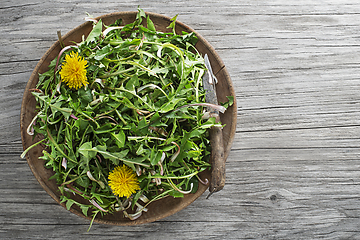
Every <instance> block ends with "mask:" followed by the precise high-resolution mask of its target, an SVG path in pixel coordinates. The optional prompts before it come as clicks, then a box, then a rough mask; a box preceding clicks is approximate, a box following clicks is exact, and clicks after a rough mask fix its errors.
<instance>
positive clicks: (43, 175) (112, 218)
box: [20, 12, 237, 225]
mask: <svg viewBox="0 0 360 240" xmlns="http://www.w3.org/2000/svg"><path fill="white" fill-rule="evenodd" d="M136 14H137V12H116V13H111V14H106V15H103V16H100V17H98V18H97V19H102V21H103V23H104V24H106V25H110V24H112V23H114V22H115V21H116V20H118V19H119V18H121V19H122V20H123V24H128V23H131V22H133V21H134V20H135V18H136ZM146 14H147V15H149V16H150V18H151V20H152V21H153V22H154V25H155V27H156V29H157V30H158V31H162V32H169V31H171V30H170V29H168V28H166V27H167V26H169V24H170V22H171V19H170V18H169V17H166V16H163V15H159V14H155V13H146ZM91 30H92V23H91V22H85V23H83V24H81V25H80V26H78V27H76V28H74V29H73V30H71V31H70V32H68V33H67V34H66V35H64V36H63V41H64V44H65V45H71V42H73V41H75V42H81V39H82V36H83V35H85V36H87V35H88V34H89V33H90V31H91ZM182 31H185V32H195V31H194V30H193V29H192V28H190V27H188V26H186V25H185V24H183V23H181V22H179V21H177V22H176V32H177V33H178V34H180V33H181V32H182ZM195 33H196V32H195ZM196 35H197V37H198V38H199V41H198V43H197V44H196V46H195V47H196V48H197V50H198V51H199V52H200V53H201V54H206V53H207V54H208V56H209V59H210V62H211V64H212V69H213V72H214V74H215V75H216V77H217V78H218V80H219V83H218V84H217V88H216V89H217V96H218V101H219V102H226V101H227V98H226V96H234V98H235V92H234V87H233V85H232V82H231V79H230V76H229V73H228V72H227V70H226V68H225V65H224V63H223V62H222V60H221V59H220V57H219V56H218V54H217V53H216V52H215V50H214V48H213V47H212V46H211V45H210V44H209V43H208V42H207V41H206V40H205V39H204V38H203V37H202V36H200V34H198V33H196ZM60 50H61V47H60V43H59V41H57V42H55V43H54V44H53V45H52V46H51V47H50V49H49V50H48V51H47V52H46V53H45V54H44V56H43V57H42V58H41V59H40V61H39V62H38V64H37V65H36V67H35V69H34V71H33V73H32V74H31V76H30V79H29V82H28V83H27V85H26V88H25V92H24V96H23V100H22V106H21V119H20V127H21V138H22V144H23V148H24V150H25V149H26V148H28V147H29V146H31V145H32V144H33V143H35V142H37V141H38V140H39V139H37V138H35V139H33V136H30V135H28V134H27V133H26V129H27V127H28V125H29V124H30V122H31V120H32V119H33V118H34V116H35V115H36V108H35V106H36V101H35V98H34V97H33V96H32V94H31V93H30V91H29V89H31V88H35V86H36V83H37V82H38V74H39V73H44V72H46V71H47V70H48V65H49V64H50V62H51V60H53V59H54V58H55V57H57V55H58V53H59V52H60ZM236 111H237V110H236V101H235V102H234V105H233V106H231V107H230V108H228V109H227V110H226V112H225V113H224V114H222V115H221V122H222V123H223V124H226V126H225V127H224V129H223V139H224V148H225V158H227V156H228V155H229V152H230V148H231V144H232V142H233V140H234V136H235V128H236V119H237V112H236ZM42 150H43V148H42V147H41V146H40V145H38V146H37V147H35V148H33V149H31V150H30V151H29V152H28V153H27V154H26V159H27V162H28V164H29V166H30V169H31V171H32V172H33V174H34V176H35V177H36V179H37V180H38V181H39V183H40V185H41V186H42V187H43V188H44V189H45V190H46V192H47V193H48V194H49V195H50V196H51V197H52V198H53V199H55V201H57V202H58V203H59V204H61V205H62V206H63V207H65V204H64V203H60V192H59V190H58V185H57V184H56V181H55V180H49V177H50V176H52V175H53V172H52V170H50V169H45V167H44V161H43V160H41V159H39V157H40V156H41V155H42ZM201 177H202V178H203V179H204V178H208V179H210V172H209V171H207V172H203V173H202V175H201ZM206 189H207V186H204V185H202V184H199V188H198V191H197V192H196V193H194V194H188V195H186V196H185V197H184V198H172V197H167V198H164V199H162V200H158V201H156V202H153V203H151V204H150V205H149V206H148V208H149V211H148V212H147V213H143V214H142V216H141V217H140V218H138V219H136V220H133V221H132V220H129V219H128V218H124V217H123V215H122V213H121V212H118V213H114V214H108V215H105V216H103V217H102V216H100V215H98V216H97V217H96V219H95V221H96V222H98V223H105V224H113V225H137V224H143V223H148V222H153V221H156V220H159V219H162V218H165V217H167V216H170V215H172V214H174V213H176V212H178V211H180V210H181V209H184V208H185V207H187V206H188V205H190V204H191V203H192V202H193V201H194V200H195V199H197V198H198V197H199V196H201V195H202V194H203V193H204V192H205V190H206ZM75 198H76V197H75ZM76 200H79V199H76ZM209 201H211V200H209ZM87 204H88V203H87ZM70 211H71V212H73V213H75V214H77V215H79V216H82V217H85V216H84V215H83V214H82V212H81V209H79V208H78V207H77V206H75V204H74V205H73V207H71V209H70ZM85 218H87V219H89V220H91V218H90V217H85Z"/></svg>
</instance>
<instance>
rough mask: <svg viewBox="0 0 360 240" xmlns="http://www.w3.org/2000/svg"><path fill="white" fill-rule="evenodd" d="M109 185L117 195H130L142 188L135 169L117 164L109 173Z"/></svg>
mask: <svg viewBox="0 0 360 240" xmlns="http://www.w3.org/2000/svg"><path fill="white" fill-rule="evenodd" d="M108 178H109V186H110V188H111V190H112V191H113V193H114V194H115V195H118V196H119V197H127V198H128V197H130V196H131V194H133V193H135V192H136V190H140V186H139V182H138V179H137V177H136V174H135V173H134V171H133V170H132V169H131V168H130V167H128V166H126V165H123V166H117V167H115V169H114V170H113V171H112V172H110V174H109V177H108Z"/></svg>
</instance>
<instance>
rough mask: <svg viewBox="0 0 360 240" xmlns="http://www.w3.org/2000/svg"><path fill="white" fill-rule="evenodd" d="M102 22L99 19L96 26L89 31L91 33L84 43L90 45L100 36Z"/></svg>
mask: <svg viewBox="0 0 360 240" xmlns="http://www.w3.org/2000/svg"><path fill="white" fill-rule="evenodd" d="M102 27H103V25H102V21H101V19H100V20H99V21H98V22H97V23H96V25H95V26H94V27H93V29H92V30H91V32H90V33H89V35H88V37H87V38H86V40H85V42H86V43H90V42H93V41H95V39H96V38H97V37H99V36H100V34H101V32H102Z"/></svg>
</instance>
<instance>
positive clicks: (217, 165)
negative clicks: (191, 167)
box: [208, 114, 226, 197]
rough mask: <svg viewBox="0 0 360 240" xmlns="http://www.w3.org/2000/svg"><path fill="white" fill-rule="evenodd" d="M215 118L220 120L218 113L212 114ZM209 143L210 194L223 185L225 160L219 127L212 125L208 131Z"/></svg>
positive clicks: (217, 120)
mask: <svg viewBox="0 0 360 240" xmlns="http://www.w3.org/2000/svg"><path fill="white" fill-rule="evenodd" d="M212 116H214V117H215V118H216V122H219V121H220V116H219V114H214V115H212ZM209 134H210V144H211V156H210V163H211V179H210V186H209V191H210V194H209V195H208V197H210V195H211V194H212V193H214V192H218V191H220V190H221V189H223V187H224V185H225V162H226V159H225V158H224V142H223V134H222V129H221V128H219V127H212V128H210V131H209Z"/></svg>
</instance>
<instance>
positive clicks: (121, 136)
mask: <svg viewBox="0 0 360 240" xmlns="http://www.w3.org/2000/svg"><path fill="white" fill-rule="evenodd" d="M110 134H111V138H112V139H114V140H115V143H116V145H117V146H118V147H119V148H123V147H124V146H125V133H124V131H123V130H120V131H119V133H117V134H115V133H113V132H112V133H110Z"/></svg>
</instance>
